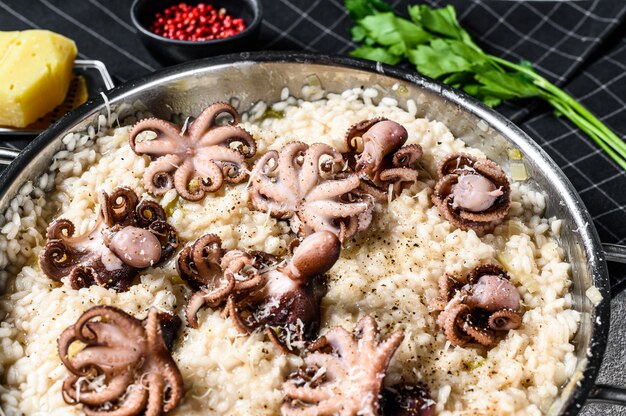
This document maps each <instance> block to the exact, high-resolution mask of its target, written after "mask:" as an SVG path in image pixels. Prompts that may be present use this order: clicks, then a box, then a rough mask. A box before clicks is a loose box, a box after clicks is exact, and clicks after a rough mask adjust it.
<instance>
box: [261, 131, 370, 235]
mask: <svg viewBox="0 0 626 416" xmlns="http://www.w3.org/2000/svg"><path fill="white" fill-rule="evenodd" d="M343 165H344V160H343V157H342V156H341V154H340V153H339V152H337V151H336V150H335V149H333V148H332V147H330V146H328V145H327V144H323V143H314V144H312V145H310V146H309V145H307V144H305V143H300V142H292V143H289V144H287V145H285V147H283V148H282V149H281V151H280V152H277V151H275V150H272V151H269V152H267V153H266V154H265V155H263V156H262V157H261V158H260V159H259V160H258V161H257V162H256V164H255V165H254V169H253V170H252V173H251V175H250V176H251V178H250V186H251V189H250V199H251V203H252V206H253V207H254V208H255V209H257V210H259V211H263V212H267V213H269V214H270V215H271V216H273V217H275V218H279V219H288V220H289V221H290V222H291V226H292V228H293V229H294V231H296V232H297V234H298V235H299V236H300V237H301V238H302V237H306V236H307V235H309V234H311V233H314V232H317V231H323V230H327V231H331V232H333V233H335V234H336V235H337V236H338V237H339V239H340V240H341V241H345V240H347V239H349V238H351V237H352V236H354V235H355V234H356V233H357V232H359V231H363V230H365V229H366V228H367V227H368V226H369V224H370V222H371V220H372V208H373V205H372V203H371V201H369V200H368V199H363V198H358V197H357V195H356V194H354V191H355V190H356V189H357V188H358V187H359V184H360V181H359V178H358V177H357V176H356V175H355V174H354V173H350V172H342V175H341V176H338V175H335V174H334V173H333V169H334V168H335V167H336V166H343Z"/></svg>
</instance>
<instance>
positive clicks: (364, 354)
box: [281, 316, 404, 416]
mask: <svg viewBox="0 0 626 416" xmlns="http://www.w3.org/2000/svg"><path fill="white" fill-rule="evenodd" d="M403 339H404V333H403V332H402V331H396V332H394V333H392V334H391V335H389V336H388V337H387V339H385V340H384V341H383V340H381V338H380V332H379V330H378V325H377V324H376V321H374V319H373V318H372V317H370V316H364V317H363V318H361V319H360V320H359V322H358V323H357V324H356V327H355V329H354V334H351V333H349V332H348V331H346V330H345V329H344V328H342V327H339V326H338V327H334V328H332V329H331V330H329V331H328V332H327V333H326V334H325V335H323V336H321V337H320V338H318V339H317V341H315V342H313V343H312V344H311V345H310V346H309V347H308V354H307V355H306V356H305V357H304V366H303V367H301V368H299V369H298V370H296V371H294V372H293V373H292V374H291V375H290V376H289V378H288V379H287V381H286V382H285V383H284V384H283V387H282V389H283V393H284V395H285V398H286V402H285V403H284V404H283V406H282V408H281V413H282V414H283V415H285V416H300V415H319V416H325V415H338V414H341V415H357V414H358V415H366V414H367V415H377V414H379V413H380V408H381V406H380V396H381V391H382V386H383V381H384V378H385V374H386V372H387V367H388V366H389V362H390V361H391V357H392V356H393V354H394V353H395V351H396V349H397V348H398V346H399V345H400V343H401V342H402V340H403Z"/></svg>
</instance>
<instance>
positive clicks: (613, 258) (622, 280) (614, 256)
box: [602, 243, 626, 297]
mask: <svg viewBox="0 0 626 416" xmlns="http://www.w3.org/2000/svg"><path fill="white" fill-rule="evenodd" d="M602 249H603V250H604V257H605V258H606V261H608V262H612V263H621V264H626V246H621V245H619V244H607V243H603V244H602ZM610 281H611V297H615V296H616V295H617V294H618V293H620V292H621V291H622V290H624V289H626V277H619V278H618V277H614V276H610Z"/></svg>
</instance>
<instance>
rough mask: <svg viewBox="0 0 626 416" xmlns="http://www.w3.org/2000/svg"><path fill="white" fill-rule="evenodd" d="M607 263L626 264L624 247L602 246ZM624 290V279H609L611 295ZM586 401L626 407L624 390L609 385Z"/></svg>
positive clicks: (594, 390) (600, 387) (598, 386)
mask: <svg viewBox="0 0 626 416" xmlns="http://www.w3.org/2000/svg"><path fill="white" fill-rule="evenodd" d="M602 248H603V249H604V255H605V258H606V260H607V261H609V262H614V263H622V264H626V246H621V245H619V244H602ZM624 288H626V279H621V280H613V279H611V295H612V296H615V295H617V294H618V293H619V292H621V291H622V290H623V289H624ZM587 400H588V401H590V402H596V403H607V404H615V405H620V406H626V388H622V387H616V386H611V385H609V384H596V385H594V386H593V388H592V389H591V392H590V393H589V396H588V397H587Z"/></svg>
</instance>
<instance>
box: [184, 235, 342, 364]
mask: <svg viewBox="0 0 626 416" xmlns="http://www.w3.org/2000/svg"><path fill="white" fill-rule="evenodd" d="M340 249H341V243H340V242H339V240H338V238H337V237H336V236H335V234H333V233H331V232H329V231H320V232H317V233H314V234H311V235H310V236H309V237H307V238H305V239H304V240H303V241H302V243H301V244H300V245H299V246H298V247H296V248H295V250H294V252H293V256H292V257H291V259H290V260H288V261H286V262H280V263H279V260H278V259H277V258H276V257H274V256H272V255H269V254H267V253H263V252H250V253H246V252H243V251H239V250H230V251H225V250H224V249H222V246H221V240H220V238H219V237H217V236H216V235H213V234H208V235H205V236H203V237H200V238H199V239H198V240H196V241H195V242H194V243H193V244H192V245H191V246H188V247H186V248H185V249H183V251H182V252H181V254H180V256H179V258H178V270H179V274H180V276H181V277H182V278H183V279H185V280H186V281H187V282H189V284H190V285H191V286H192V287H193V288H195V289H197V290H198V291H197V292H196V293H195V294H194V295H193V296H192V297H191V299H189V303H188V304H187V309H186V315H187V321H188V323H189V325H190V326H191V327H193V328H197V327H198V322H197V318H196V314H197V312H198V310H199V309H200V308H202V307H203V306H204V305H208V306H209V307H211V308H216V307H219V306H221V305H224V315H225V316H230V317H231V318H232V320H233V322H234V324H235V326H236V327H237V328H238V329H239V330H240V331H241V332H242V333H250V332H252V331H253V330H255V329H257V328H263V329H265V331H266V334H267V335H268V337H269V338H270V339H271V340H272V341H273V342H274V343H276V344H277V345H278V346H279V347H280V348H281V349H282V350H283V351H284V352H288V351H292V350H293V349H294V348H293V347H298V346H300V345H301V344H302V343H303V341H304V340H308V339H313V338H314V337H315V335H316V334H317V331H318V329H319V323H320V302H321V299H322V297H323V296H324V295H325V293H326V285H325V277H324V273H326V272H327V271H328V270H329V269H330V268H331V267H332V266H333V264H335V262H336V261H337V259H338V258H339V252H340ZM292 335H295V339H294V340H292ZM292 341H293V342H292Z"/></svg>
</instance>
